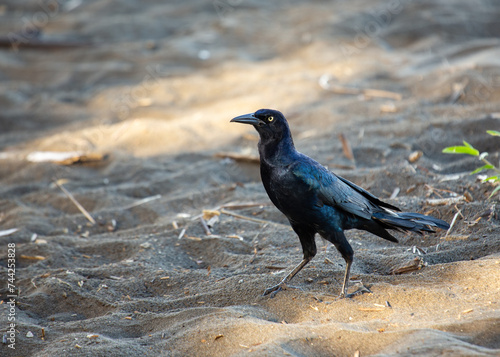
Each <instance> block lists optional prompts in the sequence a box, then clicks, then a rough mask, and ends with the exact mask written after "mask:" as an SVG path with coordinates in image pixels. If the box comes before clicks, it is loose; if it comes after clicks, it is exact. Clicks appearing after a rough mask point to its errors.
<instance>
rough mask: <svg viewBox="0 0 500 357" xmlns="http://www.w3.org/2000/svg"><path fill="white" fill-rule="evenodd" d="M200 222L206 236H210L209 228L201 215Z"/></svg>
mask: <svg viewBox="0 0 500 357" xmlns="http://www.w3.org/2000/svg"><path fill="white" fill-rule="evenodd" d="M200 222H201V226H202V227H203V230H204V231H205V234H206V235H207V236H211V235H212V232H211V231H210V228H208V225H207V222H206V221H205V220H204V219H203V217H200Z"/></svg>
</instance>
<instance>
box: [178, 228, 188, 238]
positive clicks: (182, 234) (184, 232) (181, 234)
mask: <svg viewBox="0 0 500 357" xmlns="http://www.w3.org/2000/svg"><path fill="white" fill-rule="evenodd" d="M184 234H186V228H182V231H181V233H179V236H178V237H177V239H181V238H182V237H184Z"/></svg>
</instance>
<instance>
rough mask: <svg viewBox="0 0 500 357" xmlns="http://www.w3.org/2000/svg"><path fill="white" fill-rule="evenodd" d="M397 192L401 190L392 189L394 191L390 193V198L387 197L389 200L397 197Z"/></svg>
mask: <svg viewBox="0 0 500 357" xmlns="http://www.w3.org/2000/svg"><path fill="white" fill-rule="evenodd" d="M399 191H401V189H400V188H399V187H396V188H395V189H394V191H392V194H391V197H389V198H390V199H395V198H396V197H398V195H399Z"/></svg>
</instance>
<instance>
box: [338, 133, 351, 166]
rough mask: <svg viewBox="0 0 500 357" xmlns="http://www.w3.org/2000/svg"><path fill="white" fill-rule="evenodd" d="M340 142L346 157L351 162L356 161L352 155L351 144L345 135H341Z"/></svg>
mask: <svg viewBox="0 0 500 357" xmlns="http://www.w3.org/2000/svg"><path fill="white" fill-rule="evenodd" d="M338 136H339V139H340V142H341V143H342V151H343V152H344V156H345V157H347V158H348V159H349V160H351V161H354V154H353V153H352V148H351V144H350V143H349V140H347V138H346V136H345V134H344V133H340V134H339V135H338Z"/></svg>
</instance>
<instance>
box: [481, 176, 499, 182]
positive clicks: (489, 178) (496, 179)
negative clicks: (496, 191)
mask: <svg viewBox="0 0 500 357" xmlns="http://www.w3.org/2000/svg"><path fill="white" fill-rule="evenodd" d="M483 181H484V182H486V181H493V182H496V181H500V178H499V177H498V176H490V177H487V178H485V179H484V180H483Z"/></svg>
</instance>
